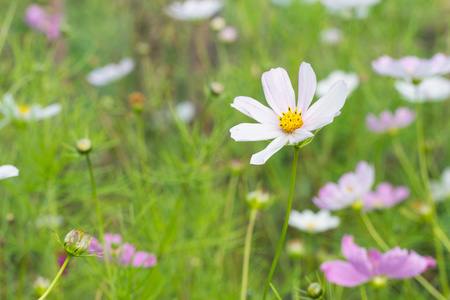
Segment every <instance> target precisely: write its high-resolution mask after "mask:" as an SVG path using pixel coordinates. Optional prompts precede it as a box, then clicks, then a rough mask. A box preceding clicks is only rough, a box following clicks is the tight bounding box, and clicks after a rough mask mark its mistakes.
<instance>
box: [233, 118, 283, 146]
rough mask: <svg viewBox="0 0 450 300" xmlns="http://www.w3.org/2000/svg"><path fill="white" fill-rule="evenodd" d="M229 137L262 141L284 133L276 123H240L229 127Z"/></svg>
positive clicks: (236, 139) (244, 140)
mask: <svg viewBox="0 0 450 300" xmlns="http://www.w3.org/2000/svg"><path fill="white" fill-rule="evenodd" d="M230 133H231V138H232V139H234V140H235V141H238V142H248V141H264V140H270V139H273V138H276V137H279V136H282V135H285V133H284V131H283V128H281V127H280V126H278V125H269V124H252V123H242V124H239V125H236V126H234V127H233V128H231V129H230Z"/></svg>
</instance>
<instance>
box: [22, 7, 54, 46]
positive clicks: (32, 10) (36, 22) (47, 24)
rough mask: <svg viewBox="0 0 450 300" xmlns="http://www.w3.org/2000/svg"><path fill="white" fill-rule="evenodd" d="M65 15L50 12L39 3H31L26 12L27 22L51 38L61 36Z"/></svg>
mask: <svg viewBox="0 0 450 300" xmlns="http://www.w3.org/2000/svg"><path fill="white" fill-rule="evenodd" d="M62 20H63V16H62V15H60V14H48V13H47V12H46V11H45V10H44V9H43V8H42V7H41V6H39V5H38V4H31V5H30V6H28V8H27V10H26V12H25V23H27V24H28V26H30V27H31V28H34V29H36V30H38V31H40V32H42V33H45V34H46V35H47V38H48V39H49V40H52V39H56V38H58V37H59V36H60V26H61V22H62Z"/></svg>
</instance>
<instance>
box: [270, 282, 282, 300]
mask: <svg viewBox="0 0 450 300" xmlns="http://www.w3.org/2000/svg"><path fill="white" fill-rule="evenodd" d="M270 287H271V288H272V291H273V293H274V294H275V296H276V297H277V299H278V300H282V299H281V297H280V294H278V292H277V289H276V288H275V287H274V286H273V284H272V283H270Z"/></svg>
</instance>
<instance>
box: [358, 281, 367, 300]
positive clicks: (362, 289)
mask: <svg viewBox="0 0 450 300" xmlns="http://www.w3.org/2000/svg"><path fill="white" fill-rule="evenodd" d="M359 291H360V292H361V300H368V298H367V293H366V288H365V287H364V284H361V285H360V286H359Z"/></svg>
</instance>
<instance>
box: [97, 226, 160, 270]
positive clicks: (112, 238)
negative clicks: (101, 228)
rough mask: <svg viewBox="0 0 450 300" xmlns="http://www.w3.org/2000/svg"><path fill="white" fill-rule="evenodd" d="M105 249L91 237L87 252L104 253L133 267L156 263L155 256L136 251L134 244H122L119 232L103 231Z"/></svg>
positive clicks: (109, 257) (146, 266)
mask: <svg viewBox="0 0 450 300" xmlns="http://www.w3.org/2000/svg"><path fill="white" fill-rule="evenodd" d="M104 237H105V250H104V251H103V249H102V243H101V242H100V241H98V240H97V239H96V238H93V239H92V242H91V246H90V247H89V252H91V253H97V254H99V255H102V254H104V253H106V255H108V259H110V260H112V261H119V262H120V263H121V264H122V265H124V266H129V265H131V266H133V267H144V268H148V267H153V266H155V265H156V256H155V255H154V254H151V253H147V252H144V251H138V252H136V248H135V247H134V245H132V244H129V243H124V244H122V236H121V235H120V234H112V233H105V236H104ZM102 252H103V253H102ZM99 259H101V260H102V259H103V257H99Z"/></svg>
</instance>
